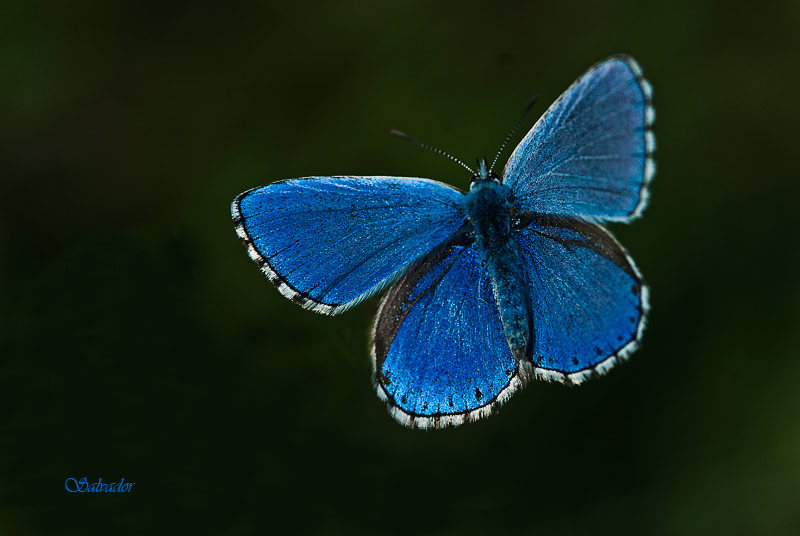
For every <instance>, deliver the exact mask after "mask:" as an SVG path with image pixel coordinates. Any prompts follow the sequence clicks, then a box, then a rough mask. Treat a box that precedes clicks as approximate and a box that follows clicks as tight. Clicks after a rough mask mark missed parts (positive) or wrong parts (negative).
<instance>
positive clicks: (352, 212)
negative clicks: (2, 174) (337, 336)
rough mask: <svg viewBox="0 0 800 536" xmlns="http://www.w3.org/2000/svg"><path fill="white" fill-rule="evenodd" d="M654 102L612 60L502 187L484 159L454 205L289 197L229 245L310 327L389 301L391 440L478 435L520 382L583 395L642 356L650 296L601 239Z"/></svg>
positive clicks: (529, 147)
mask: <svg viewBox="0 0 800 536" xmlns="http://www.w3.org/2000/svg"><path fill="white" fill-rule="evenodd" d="M651 92H652V91H651V87H650V84H649V83H648V82H647V81H646V80H645V79H644V78H642V72H641V69H640V68H639V66H638V65H637V63H636V62H635V61H634V60H633V59H632V58H630V57H627V56H614V57H611V58H608V59H606V60H604V61H602V62H600V63H598V64H596V65H594V66H593V67H592V68H590V69H589V70H588V71H587V72H586V73H585V74H584V75H583V76H581V77H580V78H579V79H578V80H577V81H576V82H575V83H574V84H572V86H571V87H570V88H569V89H567V91H566V92H564V94H563V95H561V97H559V98H558V100H556V101H555V103H554V104H553V105H552V106H551V107H550V108H549V109H548V110H547V111H546V112H545V114H544V115H543V116H542V117H541V118H540V119H539V120H538V121H537V123H536V124H535V125H534V127H533V128H532V129H531V130H530V132H528V134H527V135H526V136H525V138H524V139H523V140H522V142H521V143H520V144H519V145H518V146H517V148H516V149H515V150H514V152H513V154H512V155H511V157H510V158H509V160H508V163H507V164H506V167H505V169H504V170H503V173H502V175H501V176H498V175H497V174H495V173H493V172H492V170H491V166H488V165H487V163H486V160H485V159H480V160H479V161H478V168H477V171H475V172H473V176H472V179H471V183H470V188H469V191H468V192H466V193H465V192H462V191H460V190H458V189H456V188H453V187H451V186H449V185H446V184H442V183H440V182H436V181H433V180H429V179H421V178H408V177H350V176H337V177H306V178H299V179H289V180H284V181H279V182H275V183H272V184H269V185H267V186H263V187H260V188H254V189H252V190H248V191H246V192H244V193H242V194H241V195H239V196H237V197H236V199H234V201H233V205H232V215H233V219H234V222H235V224H236V232H237V234H238V235H239V237H240V238H241V239H242V240H243V241H244V244H245V246H246V248H247V252H248V254H249V255H250V257H251V258H252V259H253V260H254V261H255V262H256V263H257V264H258V265H259V267H260V268H261V270H262V271H263V272H264V273H265V274H266V275H267V277H268V278H269V280H270V281H271V282H272V283H273V284H274V285H275V286H276V287H277V288H278V290H279V291H280V292H281V293H282V294H283V295H284V296H286V297H287V298H289V299H291V300H292V301H294V302H295V303H297V304H299V305H300V306H302V307H305V308H306V309H311V310H312V311H316V312H318V313H325V314H331V315H333V314H338V313H340V312H342V311H345V310H347V309H349V308H350V307H353V306H354V305H356V304H358V303H360V302H362V301H364V300H366V299H367V298H369V297H370V296H372V295H374V294H376V293H377V292H379V291H381V290H382V289H384V288H386V287H389V291H388V293H387V295H386V297H384V298H383V301H382V302H381V305H380V309H379V311H378V314H377V317H376V320H375V324H374V328H373V337H372V339H373V342H372V363H373V372H374V376H373V379H374V383H375V388H376V389H377V392H378V396H379V397H380V398H381V399H383V400H384V401H385V402H386V404H387V406H388V409H389V411H390V413H391V415H392V416H393V417H394V418H395V419H396V420H397V421H399V422H400V423H401V424H403V425H405V426H409V427H416V428H431V427H432V428H438V427H444V426H455V425H459V424H462V423H464V422H471V421H474V420H476V419H479V418H482V417H486V416H488V415H490V414H492V413H493V412H495V411H496V410H497V409H498V407H499V406H500V405H501V404H503V403H504V402H505V401H506V400H508V398H509V397H510V396H511V395H512V394H513V393H515V392H516V391H517V390H518V389H520V388H521V387H523V386H524V385H525V384H526V383H527V382H528V380H530V379H531V378H539V379H544V380H555V381H560V382H564V383H569V384H577V383H581V382H582V381H584V380H586V379H588V378H590V377H592V376H595V375H597V374H602V373H604V372H606V371H607V370H609V369H610V368H611V367H613V366H614V365H615V364H616V363H617V362H618V361H620V360H621V359H624V358H626V357H627V356H628V355H629V354H630V353H631V352H633V351H634V350H635V349H636V348H637V346H638V344H639V341H640V339H641V337H642V331H643V329H644V323H645V316H646V314H647V310H648V290H647V287H646V286H645V285H644V283H643V281H642V276H641V274H640V273H639V270H638V269H637V268H636V265H635V264H634V263H633V260H632V259H631V258H630V257H629V256H628V254H627V253H626V252H625V250H624V249H623V248H622V246H621V245H619V244H618V243H617V241H616V240H615V239H614V237H613V236H612V235H611V233H609V232H608V231H607V230H606V229H605V228H604V227H603V226H602V224H603V223H605V222H630V221H632V220H634V219H636V218H638V217H639V216H640V215H641V213H642V210H644V207H645V205H646V204H647V196H648V194H647V190H648V185H649V182H650V180H651V179H652V177H653V175H654V172H655V165H654V162H653V158H652V155H653V151H654V149H655V140H654V137H653V133H652V131H651V125H652V123H653V119H654V115H655V114H654V111H653V107H652V106H651V104H650V98H651ZM495 160H496V158H495ZM465 167H466V166H465ZM468 169H469V168H468ZM470 171H471V170H470Z"/></svg>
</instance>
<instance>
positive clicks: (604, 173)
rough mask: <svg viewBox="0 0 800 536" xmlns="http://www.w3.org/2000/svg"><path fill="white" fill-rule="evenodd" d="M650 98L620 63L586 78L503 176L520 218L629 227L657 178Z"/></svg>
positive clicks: (635, 72)
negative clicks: (554, 217) (526, 214)
mask: <svg viewBox="0 0 800 536" xmlns="http://www.w3.org/2000/svg"><path fill="white" fill-rule="evenodd" d="M651 93H652V90H651V88H650V84H649V83H648V82H647V81H646V80H645V79H644V78H642V72H641V69H640V68H639V66H638V65H637V64H636V62H635V61H634V60H633V59H632V58H630V57H627V56H617V57H613V58H609V59H607V60H605V61H603V62H600V63H598V64H597V65H595V66H594V67H592V68H591V69H589V70H588V71H587V72H586V73H585V74H584V75H583V76H581V77H580V78H579V79H578V80H577V81H576V82H575V83H574V84H573V85H572V86H571V87H570V88H569V89H567V91H565V92H564V94H563V95H561V97H559V99H558V100H557V101H556V102H555V103H553V105H552V106H550V108H549V109H548V110H547V111H546V112H545V114H544V115H543V116H542V117H541V119H539V121H538V122H537V123H536V125H534V127H533V128H532V129H531V131H530V132H529V133H528V134H527V135H526V136H525V138H524V139H523V140H522V142H521V143H520V144H519V145H518V146H517V148H516V149H515V150H514V152H513V154H512V155H511V157H510V158H509V160H508V163H507V164H506V168H505V171H504V172H503V182H504V184H506V185H508V186H510V187H511V189H512V190H513V191H514V194H515V196H516V200H517V209H518V210H519V211H531V212H538V213H544V214H561V215H571V216H579V217H582V218H585V219H590V220H595V221H628V220H631V219H633V218H636V217H638V216H639V215H640V214H641V212H642V210H643V209H644V206H645V204H646V201H647V186H648V183H649V182H650V180H651V179H652V176H653V174H654V172H655V165H654V163H653V159H652V154H653V151H654V150H655V141H654V137H653V134H652V132H651V126H652V123H653V119H654V117H655V114H654V112H653V107H652V106H651V105H650V97H651Z"/></svg>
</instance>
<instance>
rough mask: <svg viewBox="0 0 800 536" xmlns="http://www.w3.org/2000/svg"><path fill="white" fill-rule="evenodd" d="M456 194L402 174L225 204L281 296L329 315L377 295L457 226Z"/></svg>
mask: <svg viewBox="0 0 800 536" xmlns="http://www.w3.org/2000/svg"><path fill="white" fill-rule="evenodd" d="M462 197H463V194H462V193H461V192H459V191H458V190H456V189H454V188H452V187H450V186H446V185H444V184H442V183H438V182H435V181H431V180H427V179H417V178H403V177H312V178H304V179H290V180H286V181H281V182H276V183H272V184H270V185H268V186H264V187H261V188H255V189H253V190H249V191H247V192H245V193H243V194H241V195H240V196H238V197H237V198H236V199H235V200H234V201H233V206H232V212H233V217H234V220H235V222H236V227H237V233H238V234H239V236H240V237H241V238H242V239H243V240H244V242H245V244H246V245H247V249H248V253H249V254H250V257H251V258H252V259H253V260H254V261H256V262H257V263H258V264H259V266H260V267H261V269H262V271H263V272H264V273H266V274H267V276H268V277H269V279H270V281H272V282H273V284H275V285H276V286H277V287H278V289H279V290H280V291H281V292H282V293H283V294H284V295H285V296H287V297H289V298H291V299H292V300H294V301H296V302H297V303H299V304H300V305H302V306H304V307H306V308H308V309H312V310H314V311H317V312H322V313H328V314H335V313H338V312H340V311H343V310H345V309H347V308H349V307H351V306H353V305H355V304H357V303H359V302H360V301H362V300H364V299H365V298H367V297H369V296H370V295H372V294H374V293H375V292H377V291H378V290H380V289H381V288H382V287H383V286H385V285H386V284H388V283H389V282H391V281H392V279H393V278H394V277H395V276H396V275H397V274H398V273H399V272H401V271H402V269H403V268H404V267H405V266H407V265H408V264H409V263H411V262H412V261H414V260H415V259H417V258H419V257H421V256H423V255H424V254H426V253H427V252H429V251H430V250H431V249H433V248H434V247H435V246H436V245H438V244H440V243H441V242H443V241H445V240H446V239H447V238H448V237H450V236H451V235H452V234H453V233H454V232H455V231H456V230H457V229H458V228H459V227H460V226H461V225H462V223H463V220H464V217H463V215H462V213H461V211H460V209H459V206H460V202H461V198H462Z"/></svg>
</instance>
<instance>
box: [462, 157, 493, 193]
mask: <svg viewBox="0 0 800 536" xmlns="http://www.w3.org/2000/svg"><path fill="white" fill-rule="evenodd" d="M484 181H492V182H498V183H499V182H500V177H498V176H497V173H493V172H492V170H491V168H490V167H489V166H488V164H487V163H486V158H485V157H484V158H478V168H477V171H476V172H475V174H474V175H473V176H472V180H471V181H470V185H469V187H470V189H472V188H474V187H475V186H476V185H478V184H480V183H483V182H484Z"/></svg>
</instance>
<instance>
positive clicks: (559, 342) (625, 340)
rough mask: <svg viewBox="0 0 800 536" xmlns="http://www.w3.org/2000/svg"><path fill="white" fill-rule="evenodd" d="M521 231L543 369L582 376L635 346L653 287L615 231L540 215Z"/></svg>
mask: <svg viewBox="0 0 800 536" xmlns="http://www.w3.org/2000/svg"><path fill="white" fill-rule="evenodd" d="M514 238H515V240H516V242H517V245H518V248H519V252H520V260H521V261H522V262H523V264H524V266H525V267H526V269H527V272H528V282H529V285H530V299H531V310H532V314H533V325H534V327H535V336H534V347H533V349H532V351H531V352H530V354H531V359H532V361H533V365H534V367H535V368H536V376H537V377H541V378H545V379H551V380H558V381H563V382H567V383H580V382H581V381H583V380H585V379H587V378H589V377H591V376H592V375H593V374H595V373H603V372H605V371H606V370H608V369H609V368H611V367H612V366H613V365H614V364H616V363H617V362H618V360H620V359H624V358H625V357H627V356H628V354H630V353H631V352H633V351H634V350H635V349H636V347H637V345H638V342H639V340H640V338H641V336H642V331H643V330H644V322H645V316H646V314H647V309H648V303H647V297H648V294H647V292H648V291H647V287H646V286H645V285H644V283H643V282H642V279H641V276H640V274H639V271H638V270H637V268H636V266H635V265H634V263H633V260H632V259H631V258H630V257H629V256H628V255H627V254H626V253H625V250H624V249H623V248H622V246H620V245H619V244H618V243H617V241H616V240H615V239H614V237H613V236H611V234H610V233H609V232H608V231H606V230H605V229H604V228H603V227H601V226H599V225H595V224H591V223H586V222H582V221H579V220H575V219H571V218H564V217H555V216H542V215H536V216H533V217H531V221H530V223H529V225H527V226H525V227H523V228H522V229H519V230H518V231H515V232H514Z"/></svg>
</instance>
